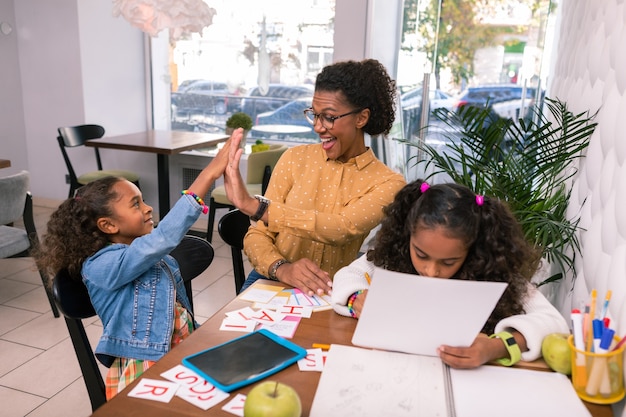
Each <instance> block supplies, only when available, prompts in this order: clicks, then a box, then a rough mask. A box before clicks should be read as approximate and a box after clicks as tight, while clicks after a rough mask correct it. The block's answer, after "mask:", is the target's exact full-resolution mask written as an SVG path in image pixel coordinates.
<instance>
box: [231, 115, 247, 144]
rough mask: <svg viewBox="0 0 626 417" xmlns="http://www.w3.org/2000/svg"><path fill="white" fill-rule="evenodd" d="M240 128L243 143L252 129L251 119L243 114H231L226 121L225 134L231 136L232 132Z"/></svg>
mask: <svg viewBox="0 0 626 417" xmlns="http://www.w3.org/2000/svg"><path fill="white" fill-rule="evenodd" d="M240 127H241V128H243V141H245V140H246V136H247V135H248V132H249V131H250V129H252V118H251V117H250V116H248V114H246V113H243V112H237V113H233V114H232V115H231V116H230V117H229V118H228V119H227V120H226V134H227V135H232V133H233V131H234V130H235V129H239V128H240Z"/></svg>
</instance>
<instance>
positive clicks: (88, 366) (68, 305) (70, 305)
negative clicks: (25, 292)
mask: <svg viewBox="0 0 626 417" xmlns="http://www.w3.org/2000/svg"><path fill="white" fill-rule="evenodd" d="M52 293H53V294H54V301H55V302H56V304H57V306H58V308H59V310H60V311H61V313H62V314H63V316H64V318H65V324H66V325H67V330H68V331H69V333H70V338H71V340H72V344H73V345H74V351H75V352H76V357H77V358H78V364H79V365H80V370H81V372H82V373H83V379H84V380H85V385H86V386H87V393H88V394H89V400H90V401H91V408H92V410H93V411H95V410H96V409H97V408H98V407H100V406H101V405H102V404H104V403H105V402H106V389H105V386H104V381H103V379H102V374H101V373H100V368H98V362H97V361H96V357H95V355H94V353H93V350H92V349H91V344H90V343H89V339H88V338H87V333H86V332H85V327H84V326H83V322H82V319H86V318H89V317H92V316H95V315H96V311H95V310H94V308H93V305H92V304H91V300H90V299H89V294H88V293H87V288H86V287H85V284H83V283H82V281H80V280H75V279H73V278H72V277H71V276H70V275H69V273H68V272H67V270H61V271H60V272H59V273H58V274H57V275H56V276H55V277H54V280H53V282H52Z"/></svg>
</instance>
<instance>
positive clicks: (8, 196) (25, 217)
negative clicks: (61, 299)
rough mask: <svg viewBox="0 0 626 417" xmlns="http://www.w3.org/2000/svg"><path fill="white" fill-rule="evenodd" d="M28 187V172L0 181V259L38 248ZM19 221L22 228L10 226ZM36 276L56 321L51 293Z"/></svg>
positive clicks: (21, 255)
mask: <svg viewBox="0 0 626 417" xmlns="http://www.w3.org/2000/svg"><path fill="white" fill-rule="evenodd" d="M29 187H30V175H29V173H28V171H22V172H19V173H17V174H13V175H9V176H6V177H3V178H0V196H1V197H0V258H23V257H28V256H31V254H32V251H33V249H35V248H36V247H37V245H39V237H38V236H37V229H36V227H35V220H34V217H33V196H32V195H31V194H30V192H29V191H28V188H29ZM20 220H21V221H22V222H23V224H24V227H23V228H22V227H15V226H14V222H18V221H20ZM39 276H40V277H41V282H42V283H43V286H44V289H45V290H46V296H47V297H48V302H49V303H50V308H51V309H52V313H53V314H54V317H59V311H58V310H57V307H56V304H55V303H54V300H53V298H52V292H51V291H50V289H49V288H48V284H47V283H48V280H47V279H46V276H45V275H44V274H43V273H42V272H41V271H39Z"/></svg>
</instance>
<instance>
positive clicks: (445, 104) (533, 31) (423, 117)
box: [397, 0, 555, 179]
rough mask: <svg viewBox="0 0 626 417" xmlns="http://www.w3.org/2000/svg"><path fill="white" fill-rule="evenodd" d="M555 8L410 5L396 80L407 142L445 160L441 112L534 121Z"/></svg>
mask: <svg viewBox="0 0 626 417" xmlns="http://www.w3.org/2000/svg"><path fill="white" fill-rule="evenodd" d="M553 7H555V6H554V2H551V1H549V0H496V1H482V0H466V1H448V0H426V1H424V0H419V1H418V0H405V1H404V20H403V25H402V29H401V34H402V38H401V39H402V41H401V48H400V50H399V54H398V74H397V81H398V85H399V87H400V91H401V92H402V96H401V106H402V122H403V133H404V138H406V139H410V140H411V141H413V142H417V143H419V142H421V141H426V142H427V143H429V144H430V145H433V146H436V147H441V150H442V152H445V148H446V144H447V142H448V141H449V140H450V139H449V138H448V137H446V135H445V134H443V133H444V132H443V130H444V129H445V126H444V125H443V124H442V123H441V122H440V121H438V120H436V119H434V118H433V111H434V110H435V109H437V108H444V109H447V110H448V111H457V110H458V109H459V108H460V107H461V106H467V105H471V106H481V107H489V108H491V109H492V110H493V111H494V112H495V113H497V114H498V115H499V116H501V117H506V118H511V119H513V120H518V119H519V118H522V117H531V115H532V113H533V112H531V111H530V110H531V109H532V108H533V106H539V105H540V104H541V100H542V98H543V96H544V89H545V86H546V81H547V80H546V77H547V74H546V71H547V67H548V65H543V63H544V62H546V63H547V62H549V53H550V48H549V46H550V45H551V44H552V40H551V35H552V30H551V29H552V27H553V25H554V16H555V13H553V11H552V10H551V8H553ZM425 90H428V91H429V99H428V100H423V99H422V94H423V92H424V91H425ZM411 151H412V152H413V154H411V155H409V156H407V159H409V158H411V157H415V156H416V154H415V149H413V150H411ZM413 165H415V164H413ZM421 175H422V173H419V172H413V173H408V174H407V177H409V178H410V179H412V178H414V177H416V176H421Z"/></svg>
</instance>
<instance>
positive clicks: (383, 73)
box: [315, 59, 396, 135]
mask: <svg viewBox="0 0 626 417" xmlns="http://www.w3.org/2000/svg"><path fill="white" fill-rule="evenodd" d="M315 91H330V92H335V91H341V92H342V93H343V95H344V96H345V97H346V100H347V101H348V103H350V104H351V105H352V106H354V108H355V109H370V118H369V120H368V122H367V124H366V125H365V126H364V127H363V130H364V131H365V132H367V133H369V134H370V135H379V134H381V133H384V134H385V135H386V134H388V133H389V131H390V130H391V127H392V126H393V121H394V119H395V117H396V82H395V81H394V80H392V79H391V77H389V74H388V73H387V70H386V69H385V67H384V66H383V64H381V63H380V62H378V61H377V60H375V59H365V60H363V61H359V62H357V61H345V62H338V63H336V64H332V65H328V66H326V67H324V68H323V69H322V71H321V72H320V73H319V74H318V75H317V79H316V80H315Z"/></svg>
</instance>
